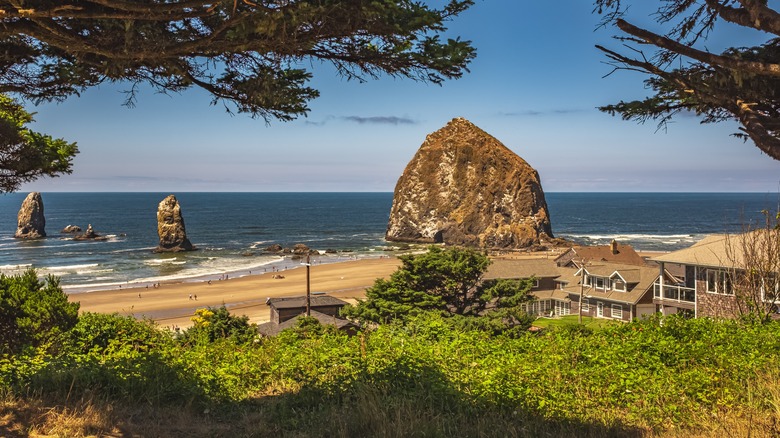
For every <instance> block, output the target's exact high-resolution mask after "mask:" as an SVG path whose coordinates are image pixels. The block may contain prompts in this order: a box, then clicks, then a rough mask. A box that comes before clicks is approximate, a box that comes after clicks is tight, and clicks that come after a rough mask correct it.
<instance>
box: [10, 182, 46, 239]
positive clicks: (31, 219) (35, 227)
mask: <svg viewBox="0 0 780 438" xmlns="http://www.w3.org/2000/svg"><path fill="white" fill-rule="evenodd" d="M44 228H46V218H45V217H44V216H43V199H42V198H41V194H40V193H38V192H32V193H30V194H28V195H27V197H26V198H24V202H22V207H21V208H20V209H19V214H18V215H17V225H16V233H15V234H14V237H16V238H18V239H40V238H41V237H46V231H45V230H44Z"/></svg>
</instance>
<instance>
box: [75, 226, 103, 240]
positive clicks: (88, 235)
mask: <svg viewBox="0 0 780 438" xmlns="http://www.w3.org/2000/svg"><path fill="white" fill-rule="evenodd" d="M73 240H96V241H104V240H108V237H106V236H102V235H100V234H98V233H96V232H95V230H94V229H92V224H89V225H88V226H87V231H85V232H84V233H83V234H77V235H75V236H73Z"/></svg>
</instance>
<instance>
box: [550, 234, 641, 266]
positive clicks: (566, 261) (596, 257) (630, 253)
mask: <svg viewBox="0 0 780 438" xmlns="http://www.w3.org/2000/svg"><path fill="white" fill-rule="evenodd" d="M583 260H585V261H589V262H612V263H621V264H624V265H637V266H644V265H646V264H647V263H646V261H645V259H644V258H642V256H640V255H639V254H638V253H637V252H636V251H635V250H634V248H632V247H631V245H622V244H620V243H617V242H616V241H615V240H612V242H610V244H609V245H599V246H573V247H571V248H569V249H568V250H567V251H565V252H564V253H563V254H561V255H559V256H558V257H556V258H555V263H556V264H557V265H558V266H568V267H577V266H579V265H578V264H579V263H581V262H582V261H583Z"/></svg>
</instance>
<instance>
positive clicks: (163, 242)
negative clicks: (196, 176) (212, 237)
mask: <svg viewBox="0 0 780 438" xmlns="http://www.w3.org/2000/svg"><path fill="white" fill-rule="evenodd" d="M157 234H158V235H159V236H160V244H159V245H158V246H157V249H155V252H179V251H192V250H194V249H195V247H194V246H192V243H190V241H189V239H187V231H186V230H185V228H184V218H183V217H182V215H181V207H179V201H177V200H176V197H175V196H173V195H168V196H167V197H166V198H165V199H163V200H162V201H161V202H160V205H159V206H158V207H157Z"/></svg>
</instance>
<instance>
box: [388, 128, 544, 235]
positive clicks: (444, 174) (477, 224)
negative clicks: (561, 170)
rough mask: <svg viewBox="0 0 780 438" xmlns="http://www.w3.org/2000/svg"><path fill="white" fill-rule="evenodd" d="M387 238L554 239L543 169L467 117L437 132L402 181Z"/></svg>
mask: <svg viewBox="0 0 780 438" xmlns="http://www.w3.org/2000/svg"><path fill="white" fill-rule="evenodd" d="M386 238H387V240H389V241H395V242H416V243H446V244H451V245H466V246H473V247H483V248H528V247H533V246H537V245H539V244H540V243H542V242H543V241H545V240H548V239H551V238H552V228H551V226H550V218H549V214H548V210H547V202H546V201H545V199H544V192H543V191H542V185H541V183H540V182H539V174H538V173H537V172H536V170H534V169H533V168H532V167H531V166H530V165H529V164H528V163H527V162H525V160H523V159H522V158H520V157H519V156H517V155H516V154H515V153H514V152H512V151H511V150H509V149H508V148H507V147H506V146H504V145H503V144H501V142H499V141H498V140H496V139H495V138H494V137H492V136H491V135H489V134H488V133H486V132H485V131H483V130H481V129H479V128H478V127H476V126H475V125H474V124H472V123H471V122H469V121H468V120H466V119H463V118H455V119H452V120H451V121H450V122H449V123H448V124H447V126H445V127H444V128H442V129H440V130H438V131H436V132H434V133H432V134H429V135H428V137H427V138H426V139H425V142H423V144H422V146H420V149H419V150H418V151H417V153H416V154H415V156H414V158H412V160H411V161H410V162H409V164H408V165H407V166H406V169H405V170H404V172H403V174H402V175H401V178H400V179H399V180H398V183H397V184H396V187H395V194H394V197H393V206H392V209H391V211H390V221H389V223H388V226H387V235H386Z"/></svg>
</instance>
